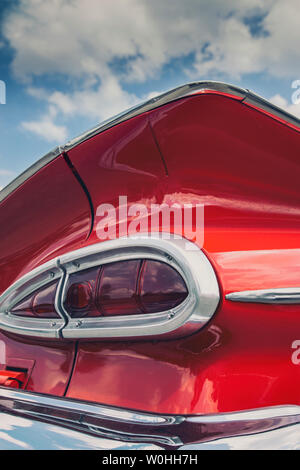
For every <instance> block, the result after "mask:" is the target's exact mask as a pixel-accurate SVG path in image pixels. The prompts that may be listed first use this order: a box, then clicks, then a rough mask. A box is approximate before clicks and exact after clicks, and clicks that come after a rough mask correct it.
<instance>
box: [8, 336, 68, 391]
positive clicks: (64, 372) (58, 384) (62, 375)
mask: <svg viewBox="0 0 300 470" xmlns="http://www.w3.org/2000/svg"><path fill="white" fill-rule="evenodd" d="M0 342H1V343H2V344H3V343H4V344H5V350H4V352H3V350H2V356H5V357H2V358H1V359H0V361H1V360H4V363H3V364H0V367H1V368H6V369H9V370H15V369H19V370H25V371H26V383H25V388H26V390H29V391H33V392H38V393H45V394H51V395H57V396H63V395H64V393H65V391H66V387H67V383H68V379H69V377H70V374H71V370H72V365H73V358H74V354H75V344H74V342H69V343H63V342H61V341H45V340H44V341H38V340H32V339H29V338H25V337H23V338H22V337H20V336H15V335H10V334H6V333H4V332H0Z"/></svg>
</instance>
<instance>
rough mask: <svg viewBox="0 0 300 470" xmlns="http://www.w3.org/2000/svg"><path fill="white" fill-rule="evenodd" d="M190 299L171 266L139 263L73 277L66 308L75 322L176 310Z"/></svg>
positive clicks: (155, 262) (83, 272)
mask: <svg viewBox="0 0 300 470" xmlns="http://www.w3.org/2000/svg"><path fill="white" fill-rule="evenodd" d="M187 295H188V290H187V287H186V285H185V282H184V280H183V279H182V277H181V275H180V274H179V273H178V272H177V271H175V269H173V268H172V267H171V266H169V265H167V264H165V263H162V262H161V261H152V260H140V259H138V260H130V261H120V262H115V263H109V264H106V265H104V266H100V267H98V268H94V269H90V270H84V271H81V272H80V273H75V274H72V275H71V276H70V277H69V280H68V283H67V295H66V301H65V303H64V307H65V310H66V311H67V312H68V313H69V314H70V316H71V317H73V318H82V317H99V316H104V317H109V316H117V315H142V314H151V313H157V312H162V311H165V310H168V309H172V308H174V307H176V306H177V305H179V304H180V303H181V302H182V301H183V300H184V299H185V298H186V297H187Z"/></svg>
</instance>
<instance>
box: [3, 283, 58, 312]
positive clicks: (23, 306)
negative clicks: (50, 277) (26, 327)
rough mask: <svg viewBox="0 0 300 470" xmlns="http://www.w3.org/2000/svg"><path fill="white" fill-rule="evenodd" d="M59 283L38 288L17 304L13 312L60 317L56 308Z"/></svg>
mask: <svg viewBox="0 0 300 470" xmlns="http://www.w3.org/2000/svg"><path fill="white" fill-rule="evenodd" d="M57 285H58V282H57V281H55V282H52V283H50V284H48V285H46V286H44V287H43V288H41V289H39V290H37V291H36V292H34V293H33V294H31V295H29V296H28V297H27V298H25V299H24V300H22V301H21V302H19V303H18V304H17V305H15V306H14V307H13V308H12V309H11V313H12V314H13V315H18V316H21V317H38V318H60V316H59V315H58V313H57V312H56V310H55V295H56V289H57Z"/></svg>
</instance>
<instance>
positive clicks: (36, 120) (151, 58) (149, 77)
mask: <svg viewBox="0 0 300 470" xmlns="http://www.w3.org/2000/svg"><path fill="white" fill-rule="evenodd" d="M299 44H300V27H299V0H285V1H284V2H283V1H282V0H260V1H259V0H226V1H224V0H206V1H204V0H184V1H183V0H47V1H45V0H0V103H1V104H0V188H1V187H4V186H5V185H6V184H8V183H9V182H10V181H11V180H12V179H14V178H15V177H16V176H17V175H18V174H19V173H20V172H22V171H24V169H26V168H27V167H28V166H29V165H31V164H32V163H34V162H35V161H36V160H37V159H39V158H40V157H42V156H43V155H44V154H46V153H47V152H48V151H50V150H52V149H53V148H54V147H56V146H57V145H62V144H64V143H65V142H66V141H68V140H69V139H71V138H73V137H75V136H76V135H79V134H81V133H82V132H84V131H86V130H87V129H90V128H92V127H94V126H95V125H96V124H98V123H99V122H101V121H102V120H104V119H106V118H108V117H110V116H112V115H114V114H117V113H118V112H121V111H123V110H125V109H126V108H129V107H131V106H132V105H134V104H136V103H138V102H140V101H142V100H145V99H147V98H150V97H152V96H155V95H156V94H158V93H160V92H163V91H166V90H168V89H171V88H174V87H176V86H178V85H181V84H183V83H187V82H191V81H198V80H218V81H224V82H227V83H232V84H235V85H238V86H241V87H243V88H249V89H251V90H252V91H255V92H256V93H258V94H260V95H261V96H263V97H265V98H267V99H269V100H270V101H272V102H274V103H275V104H277V105H279V106H281V107H282V108H284V109H286V110H288V111H289V112H291V113H293V114H295V115H297V116H298V117H300V104H297V102H295V99H294V100H293V96H295V95H293V94H294V93H295V88H293V83H294V87H295V84H297V82H296V81H297V80H300V47H299ZM4 86H5V87H6V90H5V94H4V95H3V93H4ZM298 87H299V88H300V81H299V85H298ZM4 98H5V104H2V102H3V101H4Z"/></svg>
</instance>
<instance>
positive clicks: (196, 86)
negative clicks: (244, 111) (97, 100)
mask: <svg viewBox="0 0 300 470" xmlns="http://www.w3.org/2000/svg"><path fill="white" fill-rule="evenodd" d="M210 91H213V92H220V93H227V94H229V95H232V96H235V97H238V98H240V101H241V102H243V103H246V104H249V105H254V106H256V107H257V108H258V109H261V110H263V111H266V112H268V113H270V114H272V115H274V116H276V117H278V118H279V119H282V120H283V121H285V122H286V123H288V124H291V125H293V126H295V127H298V128H300V120H299V119H298V118H296V117H295V116H293V115H292V114H289V113H287V112H286V111H284V110H283V109H281V108H279V107H277V106H275V105H274V104H272V103H270V102H269V101H267V100H265V99H264V98H262V97H260V96H259V95H257V94H255V93H252V92H251V91H249V90H246V89H243V88H240V87H237V86H235V85H230V84H226V83H222V82H215V81H209V80H208V81H200V82H192V83H188V84H185V85H181V86H179V87H177V88H174V89H173V90H170V91H168V92H166V93H163V94H161V95H159V96H157V97H155V98H152V99H150V100H148V101H145V102H142V103H140V104H138V105H136V106H134V107H133V108H130V109H127V110H126V111H124V112H122V113H120V114H118V115H117V116H113V117H112V118H110V119H107V120H106V121H104V122H102V123H100V124H99V125H97V126H96V127H94V128H93V129H91V130H89V131H87V132H85V133H83V134H81V135H80V136H78V137H76V138H75V139H72V140H70V141H69V142H67V143H66V144H65V145H62V146H58V147H56V148H55V149H54V150H52V151H51V152H49V153H48V154H46V155H45V156H44V157H42V158H41V159H40V160H38V161H37V162H36V163H34V164H33V165H32V166H31V167H30V168H28V169H27V170H25V171H24V172H23V173H22V174H21V175H19V176H18V177H17V178H16V179H15V180H13V181H12V182H11V183H10V184H8V185H7V186H6V187H5V188H3V189H2V191H0V203H1V202H2V201H3V200H4V199H6V198H7V197H8V196H9V195H10V194H11V193H12V192H13V191H15V189H17V188H18V187H19V186H21V185H22V184H23V183H24V182H25V181H26V180H27V179H28V178H30V177H31V176H32V175H34V174H35V173H36V172H37V171H39V170H40V169H41V168H43V167H44V166H45V165H47V164H48V163H50V162H51V161H53V160H54V159H55V158H57V157H58V156H59V155H60V154H61V153H62V152H67V151H69V150H71V149H72V148H74V147H76V146H77V145H79V144H81V143H82V142H85V141H86V140H88V139H90V138H92V137H94V136H95V135H97V134H100V133H101V132H104V131H105V130H107V129H109V128H111V127H113V126H116V125H117V124H120V123H121V122H123V121H126V120H128V119H131V118H133V117H135V116H138V115H140V114H142V113H145V112H147V111H152V110H153V109H156V108H158V107H160V106H163V105H165V104H168V103H171V102H172V101H176V100H178V99H181V98H185V97H187V96H192V95H195V94H198V93H201V92H203V93H206V92H208V93H209V92H210Z"/></svg>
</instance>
